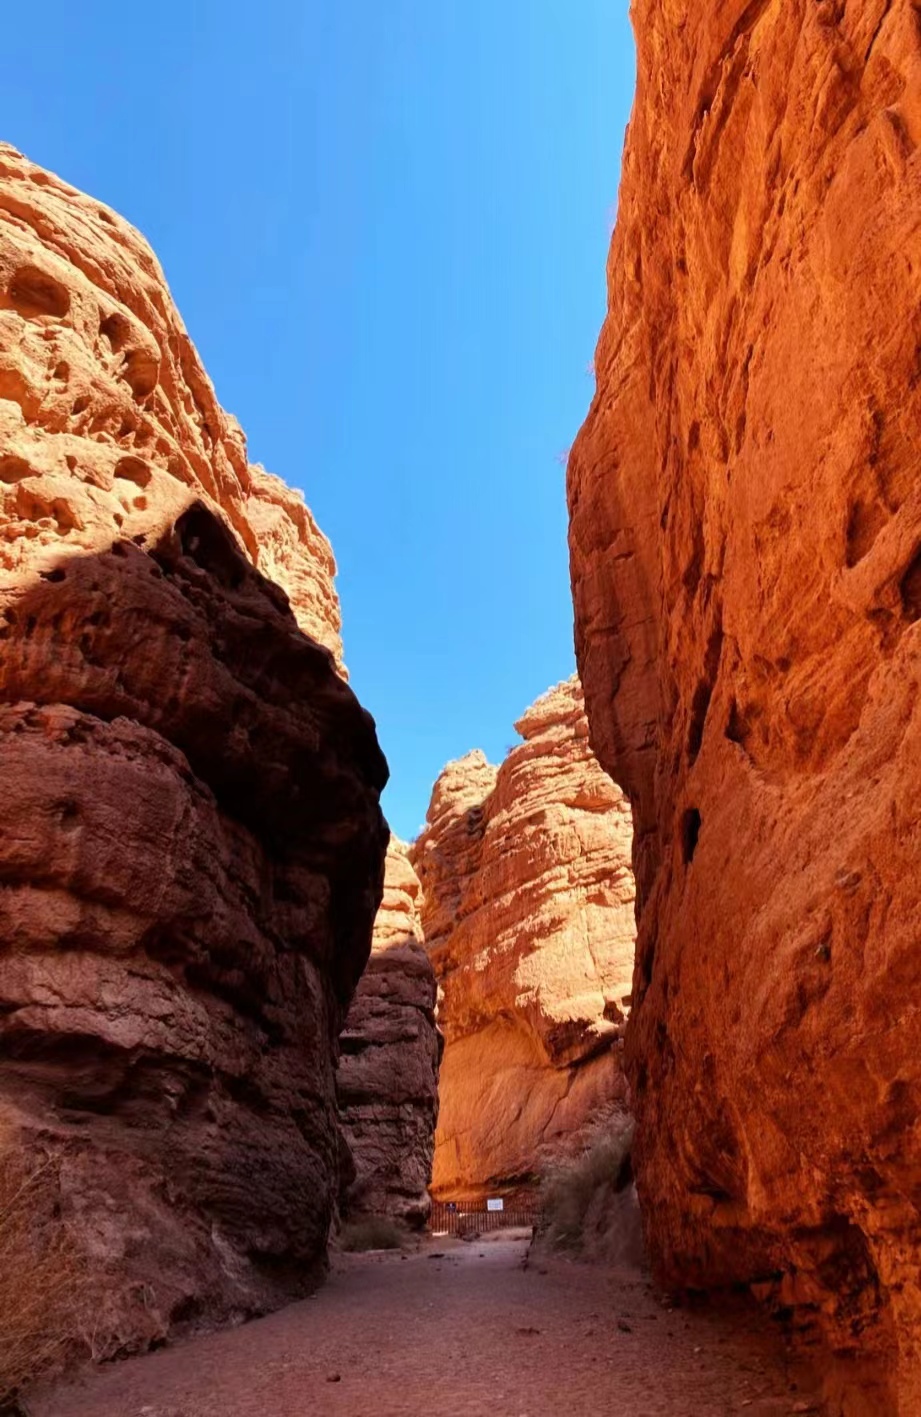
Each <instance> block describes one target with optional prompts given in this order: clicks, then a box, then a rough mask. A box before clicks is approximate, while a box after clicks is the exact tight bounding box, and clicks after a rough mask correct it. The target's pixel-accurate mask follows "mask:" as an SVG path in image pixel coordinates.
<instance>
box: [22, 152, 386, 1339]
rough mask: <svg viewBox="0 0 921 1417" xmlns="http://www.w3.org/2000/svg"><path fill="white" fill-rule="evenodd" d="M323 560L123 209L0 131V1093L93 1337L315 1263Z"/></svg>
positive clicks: (332, 724) (341, 911)
mask: <svg viewBox="0 0 921 1417" xmlns="http://www.w3.org/2000/svg"><path fill="white" fill-rule="evenodd" d="M260 567H263V568H264V569H266V570H267V571H268V572H269V573H270V574H271V575H273V576H275V577H277V578H278V579H279V580H280V581H282V582H283V583H284V585H285V586H286V587H287V589H288V591H289V593H290V596H291V602H292V604H293V606H294V607H295V609H296V612H297V615H298V617H299V620H300V623H301V625H302V626H303V628H304V629H306V630H308V631H309V632H310V635H311V636H313V638H310V637H308V635H307V634H305V633H303V632H302V630H301V629H299V628H298V622H297V621H296V620H295V617H294V614H293V613H292V610H291V608H289V602H288V596H287V595H286V594H285V592H284V590H282V589H280V588H279V586H277V585H274V584H272V583H271V582H270V581H269V580H267V579H265V578H264V577H263V575H262V574H260V569H259V568H260ZM333 570H334V567H333V563H332V558H331V554H330V552H329V547H328V544H327V543H326V542H325V540H324V538H323V537H322V536H321V534H320V533H319V532H318V531H317V529H316V527H315V525H314V523H313V521H312V519H311V517H310V514H309V513H308V512H307V511H306V508H304V506H303V503H302V501H301V500H300V498H299V497H297V496H296V494H293V493H291V492H289V491H288V490H287V489H286V488H284V487H282V485H281V484H280V483H278V482H277V481H276V480H275V479H273V478H270V477H268V476H267V475H266V474H265V473H263V472H262V471H261V470H259V469H254V468H251V467H249V466H248V464H247V461H246V452H245V446H244V442H243V438H242V435H241V433H240V431H239V429H238V428H237V427H236V425H235V424H234V423H233V422H232V420H229V419H228V418H227V416H226V415H225V414H224V412H223V411H222V410H221V408H220V407H219V405H218V404H217V402H216V400H215V397H214V393H213V390H212V388H211V385H210V383H209V381H208V379H207V376H206V374H205V372H204V370H203V368H202V366H201V364H200V362H199V360H198V358H197V355H196V353H195V351H194V349H193V347H192V345H191V343H190V341H189V339H188V336H187V335H186V333H185V331H184V329H183V326H182V324H181V321H180V319H179V316H178V314H177V312H176V310H175V308H174V306H173V305H172V302H171V299H170V296H169V292H168V290H167V287H166V285H165V282H164V280H163V276H162V273H161V272H160V269H159V267H158V266H157V263H156V260H155V258H154V256H153V254H152V253H151V251H150V249H149V248H148V247H147V245H146V244H145V243H144V241H143V240H142V239H141V238H140V237H139V235H138V233H137V232H136V231H134V230H133V229H132V228H131V227H130V226H128V225H127V224H126V223H125V222H124V221H122V220H121V219H120V218H119V217H118V216H116V215H115V214H114V213H113V212H111V211H109V210H108V209H106V208H104V207H102V206H100V205H99V203H97V202H95V201H93V200H91V199H90V198H89V197H86V196H84V195H83V194H81V193H79V192H76V191H75V190H74V189H73V188H70V187H68V186H67V185H66V184H64V183H62V182H60V181H59V180H58V179H57V178H55V177H53V176H51V175H50V174H49V173H47V172H44V171H42V170H41V169H40V168H37V167H35V166H33V165H32V164H31V163H29V162H27V161H26V160H25V159H24V158H22V157H20V156H19V155H18V154H16V153H15V152H14V151H13V150H11V149H9V148H7V147H3V148H0V802H2V804H3V810H2V813H0V1057H2V1063H3V1066H2V1069H0V1121H2V1124H3V1128H4V1135H6V1136H9V1135H10V1134H11V1133H13V1134H15V1135H16V1136H17V1138H18V1141H17V1145H19V1146H21V1148H22V1150H23V1154H24V1155H25V1156H26V1157H27V1158H34V1159H35V1162H36V1164H43V1163H44V1161H45V1160H46V1159H48V1160H49V1161H50V1163H51V1165H52V1167H53V1169H54V1170H55V1172H57V1173H59V1175H60V1188H61V1197H60V1199H61V1213H62V1216H63V1219H64V1220H65V1222H66V1223H67V1224H68V1226H69V1227H70V1229H71V1231H72V1233H73V1235H74V1236H75V1238H76V1240H77V1241H78V1244H79V1246H80V1247H81V1249H82V1251H83V1253H84V1255H85V1256H86V1257H87V1258H88V1260H89V1279H88V1280H87V1284H86V1286H85V1292H83V1293H82V1295H81V1303H82V1311H83V1318H82V1320H81V1336H82V1337H84V1338H86V1339H87V1340H88V1342H89V1343H90V1345H91V1347H92V1349H93V1351H94V1352H95V1354H96V1355H97V1356H99V1355H106V1354H112V1353H115V1352H119V1351H123V1350H125V1349H130V1348H132V1347H138V1346H142V1345H144V1344H146V1343H148V1342H150V1341H153V1340H159V1339H161V1338H162V1337H163V1336H164V1335H165V1334H167V1333H169V1332H171V1331H174V1330H175V1329H176V1328H178V1327H181V1326H187V1325H189V1324H191V1323H197V1322H205V1323H213V1322H217V1321H222V1320H226V1319H228V1318H231V1317H233V1316H238V1315H242V1314H245V1313H250V1312H253V1311H255V1310H259V1309H264V1308H267V1307H271V1306H272V1305H274V1304H276V1303H278V1302H280V1301H281V1300H282V1299H283V1298H285V1297H286V1296H288V1295H290V1294H292V1293H296V1292H301V1291H302V1290H303V1288H304V1286H305V1284H307V1283H309V1282H310V1279H311V1277H312V1275H314V1274H315V1273H316V1270H317V1268H318V1266H319V1265H320V1264H321V1263H322V1260H323V1256H324V1251H325V1241H326V1233H327V1227H328V1223H329V1219H330V1214H331V1211H332V1208H333V1205H334V1201H335V1196H336V1192H337V1189H338V1130H337V1124H336V1107H335V1078H334V1060H335V1054H336V1040H337V1038H338V1034H339V1031H340V1028H341V1024H342V1019H343V1016H344V1013H345V1010H346V1008H347V1006H348V1003H349V1001H350V998H351V995H352V992H353V989H354V986H355V984H356V981H357V979H358V977H359V975H360V974H361V971H362V969H363V967H364V964H365V961H366V958H367V954H368V949H369V945H370V937H371V927H372V922H373V919H374V914H375V911H376V909H377V905H378V902H379V900H380V892H381V878H382V865H383V857H384V849H385V844H386V828H385V827H384V824H383V821H382V818H381V813H380V808H379V802H378V799H379V794H380V790H381V788H382V786H383V784H384V782H385V780H386V766H385V763H384V761H383V758H382V756H381V753H380V750H379V748H378V746H377V741H376V738H375V734H374V727H373V723H372V721H371V720H370V718H369V717H368V715H367V714H366V713H365V712H364V711H363V710H362V709H361V707H360V706H359V704H358V703H357V701H356V699H355V697H354V695H353V694H352V693H351V691H350V690H349V688H348V687H347V686H346V684H345V683H344V681H343V679H342V678H341V677H340V676H339V674H337V672H336V660H337V656H338V653H339V618H338V607H337V605H336V601H335V592H334V590H333V588H332V573H333ZM318 641H322V642H323V643H322V644H321V643H318ZM324 646H325V647H324Z"/></svg>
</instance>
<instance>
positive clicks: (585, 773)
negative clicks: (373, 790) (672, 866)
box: [412, 679, 634, 1200]
mask: <svg viewBox="0 0 921 1417" xmlns="http://www.w3.org/2000/svg"><path fill="white" fill-rule="evenodd" d="M515 726H516V729H517V731H518V732H519V733H520V734H521V736H522V737H523V739H524V742H522V743H520V744H518V746H517V747H515V748H513V749H512V750H511V751H510V752H509V755H508V757H507V758H506V759H505V761H504V762H503V764H502V766H501V767H499V768H494V767H492V766H490V764H489V763H487V761H486V759H485V758H484V757H483V755H482V753H479V752H475V753H470V754H468V756H467V757H466V758H461V759H460V761H459V762H455V763H449V765H448V766H447V767H446V768H445V770H444V772H443V773H442V775H441V777H440V778H439V779H438V781H437V782H436V784H435V788H434V791H433V793H432V801H431V805H430V807H429V811H428V817H427V821H426V826H425V829H424V831H423V832H422V835H421V836H420V837H419V839H418V841H417V842H416V843H415V844H414V846H413V848H412V860H413V863H414V865H415V867H416V870H417V872H418V874H419V877H420V879H421V881H422V889H423V907H422V924H423V929H424V932H425V941H426V947H427V948H428V950H429V953H430V955H431V957H432V961H433V963H434V965H435V972H436V975H437V977H438V982H439V985H440V1002H439V1014H438V1017H439V1025H440V1027H441V1028H442V1030H443V1032H444V1035H445V1045H446V1046H445V1055H444V1060H443V1062H442V1069H441V1082H440V1112H439V1119H438V1131H437V1134H436V1145H435V1166H434V1177H433V1194H434V1195H435V1196H436V1197H438V1198H441V1199H446V1200H447V1199H455V1198H456V1199H461V1198H463V1199H477V1198H482V1197H483V1196H484V1195H486V1194H487V1193H488V1192H493V1191H495V1190H502V1189H508V1188H511V1187H514V1186H515V1185H516V1184H519V1183H524V1182H526V1181H528V1180H530V1179H531V1178H533V1176H534V1174H535V1172H537V1171H538V1170H539V1169H540V1167H541V1166H542V1165H543V1164H544V1163H546V1162H548V1161H549V1160H551V1159H552V1158H553V1157H555V1156H558V1155H561V1154H563V1153H566V1152H567V1151H571V1150H573V1149H575V1148H577V1147H578V1146H580V1145H581V1144H582V1143H583V1142H584V1141H585V1139H586V1137H587V1135H588V1134H589V1132H590V1131H591V1130H592V1128H594V1127H597V1126H599V1125H601V1124H602V1123H603V1121H604V1118H605V1116H606V1114H607V1113H609V1112H613V1111H614V1110H615V1109H619V1108H621V1107H622V1106H623V1104H624V1099H625V1095H626V1087H625V1082H624V1077H623V1072H622V1068H621V1052H620V1048H619V1043H620V1038H621V1034H622V1032H623V1024H624V1019H625V1017H626V1014H627V1012H628V1010H629V1006H630V988H631V985H630V978H631V973H632V967H633V942H634V924H633V903H634V890H633V876H632V872H631V869H630V838H631V823H630V810H629V807H628V806H627V804H626V802H625V800H624V798H623V795H622V794H621V792H620V791H619V789H618V788H616V787H615V786H614V785H613V783H612V782H611V781H610V780H609V778H607V777H606V775H605V774H604V773H603V772H602V770H601V768H600V767H599V766H598V764H597V762H596V761H595V759H594V757H593V755H592V752H591V750H590V748H589V745H588V726H587V723H586V720H585V714H584V710H583V703H582V693H581V689H580V687H579V684H578V680H576V679H571V680H569V681H568V682H566V683H564V684H560V685H558V686H557V688H555V689H552V690H550V692H549V693H547V694H545V695H544V696H543V698H540V699H538V701H537V702H536V703H535V704H534V705H533V706H532V707H531V708H530V709H528V711H527V713H526V714H525V715H524V717H523V718H522V719H521V720H520V721H519V722H518V723H517V724H516V725H515Z"/></svg>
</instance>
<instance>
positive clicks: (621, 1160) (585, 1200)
mask: <svg viewBox="0 0 921 1417" xmlns="http://www.w3.org/2000/svg"><path fill="white" fill-rule="evenodd" d="M632 1144H633V1118H632V1117H630V1116H628V1115H627V1114H626V1113H624V1114H621V1115H619V1116H618V1117H616V1118H613V1119H612V1121H611V1124H610V1126H609V1127H608V1128H606V1129H605V1130H604V1131H603V1132H599V1133H598V1134H597V1135H596V1136H595V1137H594V1139H593V1140H592V1142H591V1143H590V1144H589V1145H588V1146H587V1147H586V1149H585V1151H583V1152H582V1154H581V1155H580V1156H577V1157H575V1158H573V1159H571V1160H567V1161H565V1162H559V1163H557V1164H556V1165H555V1166H553V1167H551V1168H550V1169H549V1170H548V1171H547V1172H546V1174H545V1176H544V1178H543V1181H542V1183H541V1222H540V1227H539V1228H540V1235H541V1239H542V1240H544V1241H545V1242H546V1243H547V1244H549V1245H550V1246H551V1247H553V1248H554V1249H561V1250H570V1251H572V1252H573V1253H575V1254H580V1255H583V1256H585V1257H586V1258H589V1257H590V1258H599V1259H607V1260H611V1261H617V1260H626V1261H628V1262H631V1263H635V1262H638V1261H639V1259H640V1256H641V1250H642V1242H641V1239H640V1229H639V1213H638V1210H637V1206H636V1198H635V1193H634V1190H633V1184H632V1182H633V1171H632V1167H631V1164H630V1150H631V1147H632Z"/></svg>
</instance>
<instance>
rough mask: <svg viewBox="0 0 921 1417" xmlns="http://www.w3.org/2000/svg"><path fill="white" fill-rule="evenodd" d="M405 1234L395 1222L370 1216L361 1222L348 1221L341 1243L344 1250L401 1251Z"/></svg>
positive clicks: (344, 1227) (343, 1229) (343, 1228)
mask: <svg viewBox="0 0 921 1417" xmlns="http://www.w3.org/2000/svg"><path fill="white" fill-rule="evenodd" d="M404 1238H405V1236H404V1232H403V1230H402V1229H401V1227H400V1226H399V1225H397V1223H396V1221H395V1220H387V1219H386V1218H385V1217H384V1216H382V1215H369V1216H366V1217H363V1218H362V1219H361V1220H350V1221H347V1222H346V1223H345V1224H344V1225H343V1227H342V1230H341V1232H340V1235H339V1243H340V1244H341V1246H342V1248H343V1249H344V1250H352V1251H355V1250H400V1249H402V1247H403V1240H404Z"/></svg>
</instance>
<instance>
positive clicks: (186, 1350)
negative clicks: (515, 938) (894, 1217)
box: [32, 1239, 819, 1417]
mask: <svg viewBox="0 0 921 1417" xmlns="http://www.w3.org/2000/svg"><path fill="white" fill-rule="evenodd" d="M442 1248H443V1249H444V1250H445V1254H444V1257H443V1258H440V1259H439V1258H435V1257H434V1255H433V1246H432V1245H429V1247H428V1249H424V1250H422V1251H421V1252H420V1253H418V1254H414V1255H412V1256H410V1257H408V1258H404V1259H401V1258H400V1257H399V1256H397V1255H380V1254H375V1255H363V1256H355V1257H347V1258H345V1259H343V1260H341V1261H340V1262H339V1264H338V1266H337V1272H336V1273H334V1274H333V1276H332V1278H331V1279H330V1281H329V1283H328V1284H327V1285H326V1286H325V1288H324V1289H323V1290H321V1292H320V1293H319V1294H318V1295H316V1296H315V1297H314V1298H312V1299H308V1300H305V1301H304V1302H302V1303H299V1304H295V1305H293V1306H291V1307H290V1308H288V1309H285V1310H283V1311H282V1312H281V1313H278V1314H273V1315H271V1316H270V1317H269V1318H266V1319H260V1320H258V1321H257V1322H255V1323H251V1324H248V1325H246V1326H245V1327H244V1328H240V1329H235V1330H231V1331H229V1332H224V1333H219V1334H214V1335H211V1336H209V1337H207V1338H199V1339H195V1340H193V1341H191V1342H188V1343H185V1344H181V1345H178V1346H177V1347H174V1348H171V1349H167V1350H164V1351H163V1352H160V1353H155V1354H151V1355H149V1356H147V1357H143V1358H136V1359H132V1360H130V1361H129V1362H126V1363H121V1364H118V1365H116V1366H114V1367H111V1368H107V1369H105V1370H103V1371H100V1372H97V1373H94V1374H91V1375H90V1376H88V1377H85V1378H83V1379H82V1380H80V1381H78V1382H77V1383H75V1384H73V1385H71V1386H69V1387H66V1388H65V1389H63V1390H61V1389H59V1390H58V1391H57V1392H55V1393H54V1394H52V1395H51V1396H48V1397H46V1398H45V1399H44V1400H43V1401H41V1402H39V1403H38V1404H36V1405H34V1406H33V1408H32V1410H33V1411H34V1413H35V1414H36V1417H416V1414H419V1417H422V1414H425V1415H426V1417H428V1414H431V1413H432V1412H437V1413H438V1414H439V1417H601V1414H604V1417H607V1415H608V1414H612V1415H613V1414H618V1417H730V1414H736V1413H738V1414H746V1417H787V1414H792V1413H799V1412H818V1410H819V1408H818V1406H817V1405H815V1406H814V1405H813V1404H812V1401H811V1399H810V1397H809V1392H810V1391H811V1389H810V1387H809V1384H808V1379H807V1378H806V1377H805V1375H804V1374H803V1373H802V1372H801V1371H800V1370H799V1369H798V1368H797V1367H796V1365H794V1363H793V1362H792V1360H791V1359H790V1357H789V1356H788V1354H787V1353H786V1352H785V1350H784V1347H783V1344H782V1343H781V1341H780V1340H779V1338H778V1337H777V1335H776V1334H774V1333H773V1332H772V1331H771V1330H770V1329H766V1327H765V1321H764V1320H763V1319H760V1318H759V1319H755V1318H753V1317H752V1316H751V1315H747V1316H745V1317H734V1318H731V1319H730V1318H727V1317H726V1316H725V1315H722V1316H718V1315H715V1314H712V1313H706V1312H688V1311H685V1310H680V1309H679V1310H671V1311H670V1310H668V1309H665V1308H663V1307H662V1305H661V1304H660V1303H659V1302H658V1300H657V1299H656V1297H655V1296H654V1294H653V1293H652V1291H651V1289H650V1287H649V1285H648V1284H647V1282H646V1281H645V1280H644V1279H643V1277H642V1276H640V1275H638V1274H637V1273H635V1272H632V1271H629V1272H624V1273H621V1274H612V1273H611V1272H610V1271H605V1270H603V1269H600V1268H594V1267H588V1266H583V1265H578V1264H574V1263H571V1262H567V1261H565V1260H560V1259H554V1260H552V1261H549V1262H544V1261H534V1260H532V1261H531V1262H530V1263H529V1264H528V1266H527V1268H523V1266H522V1261H523V1259H524V1256H525V1252H526V1244H525V1243H524V1242H523V1241H520V1240H519V1241H514V1240H507V1239H501V1240H496V1241H492V1242H487V1243H482V1242H480V1243H474V1244H472V1245H469V1244H468V1245H464V1244H459V1243H456V1242H455V1243H454V1244H453V1245H452V1244H450V1243H449V1244H445V1245H444V1246H443V1247H442Z"/></svg>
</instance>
